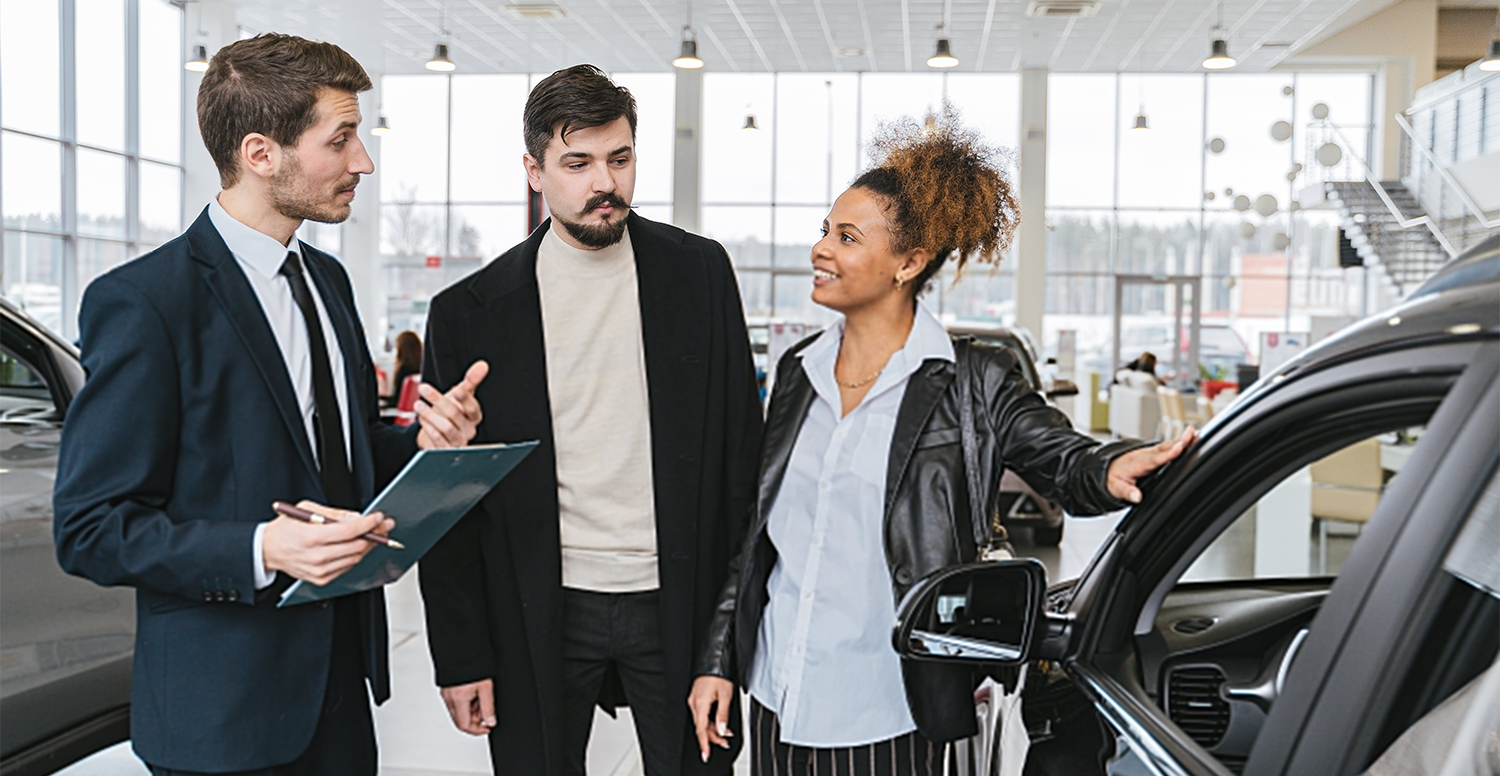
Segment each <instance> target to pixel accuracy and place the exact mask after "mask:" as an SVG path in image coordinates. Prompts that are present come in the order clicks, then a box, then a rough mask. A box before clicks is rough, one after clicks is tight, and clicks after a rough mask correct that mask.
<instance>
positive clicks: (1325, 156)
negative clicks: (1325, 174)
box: [1317, 143, 1344, 167]
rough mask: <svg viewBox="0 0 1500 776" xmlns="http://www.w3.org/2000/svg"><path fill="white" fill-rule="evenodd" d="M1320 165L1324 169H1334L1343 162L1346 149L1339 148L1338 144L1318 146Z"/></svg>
mask: <svg viewBox="0 0 1500 776" xmlns="http://www.w3.org/2000/svg"><path fill="white" fill-rule="evenodd" d="M1317 156H1318V164H1321V165H1323V166H1324V167H1332V166H1334V165H1335V164H1338V163H1339V162H1341V161H1343V159H1344V149H1342V148H1339V146H1338V143H1324V144H1323V145H1320V146H1318V153H1317Z"/></svg>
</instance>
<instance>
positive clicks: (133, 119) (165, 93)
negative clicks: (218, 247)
mask: <svg viewBox="0 0 1500 776" xmlns="http://www.w3.org/2000/svg"><path fill="white" fill-rule="evenodd" d="M131 13H135V14H137V16H138V18H137V19H134V20H132V19H130V18H129V14H131ZM132 29H133V30H136V33H135V34H134V35H132V34H131V32H130V31H131V30H132ZM181 52H182V11H181V10H180V9H179V8H178V7H176V6H173V5H171V4H170V3H168V2H166V0H137V1H136V2H127V1H126V0H27V2H6V3H0V169H3V182H0V209H3V212H4V241H3V247H0V289H3V293H4V295H5V298H6V299H8V300H10V301H11V302H12V303H14V304H16V305H17V306H19V307H21V308H23V309H25V310H26V311H27V312H28V313H30V314H31V315H32V317H34V318H36V319H37V320H38V321H40V322H41V323H42V324H44V325H46V326H48V327H50V328H52V329H54V330H56V331H58V332H60V333H62V334H63V335H64V336H66V337H69V338H73V337H75V336H77V313H78V303H79V300H80V299H81V297H82V292H83V289H84V288H85V287H87V286H88V284H89V282H90V281H92V280H93V279H94V278H96V277H98V276H99V275H100V274H101V273H103V272H106V271H108V270H109V269H111V268H112V267H115V266H117V265H119V264H121V263H123V262H125V261H127V260H128V259H130V258H131V257H133V256H137V255H139V254H141V253H144V252H146V251H149V250H151V249H152V248H155V247H156V246H157V245H160V244H161V243H163V242H165V241H166V240H168V239H171V238H172V237H173V236H175V235H177V234H178V233H179V232H180V231H181V230H182V223H181V221H182V217H181V212H182V207H181V198H182V166H181V165H182V129H181V128H182V104H183V100H182V78H183V70H182V59H181Z"/></svg>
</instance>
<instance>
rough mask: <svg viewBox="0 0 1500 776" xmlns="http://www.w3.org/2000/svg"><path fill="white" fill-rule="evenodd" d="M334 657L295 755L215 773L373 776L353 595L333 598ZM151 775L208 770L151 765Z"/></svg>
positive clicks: (194, 775)
mask: <svg viewBox="0 0 1500 776" xmlns="http://www.w3.org/2000/svg"><path fill="white" fill-rule="evenodd" d="M332 606H333V662H332V664H331V665H330V666H329V668H328V689H327V691H326V692H325V693H324V695H323V714H322V716H321V717H320V718H319V719H318V729H317V730H316V731H314V732H313V737H312V742H311V743H309V744H308V745H307V750H306V751H304V752H303V753H302V754H301V756H299V757H298V758H297V759H296V760H293V761H292V762H290V763H287V764H285V765H278V766H276V767H274V768H265V769H262V770H257V771H241V772H238V773H235V774H232V775H230V774H223V773H215V774H214V776H375V772H376V770H377V763H378V757H377V755H376V751H375V722H374V720H373V719H372V718H371V715H370V696H369V693H368V691H367V690H366V689H365V671H364V659H363V655H364V649H363V647H362V646H361V644H362V639H361V638H360V635H361V634H360V627H359V606H358V604H357V603H356V602H355V600H354V599H352V598H339V599H335V600H334V601H333V604H332ZM150 768H151V773H152V774H153V776H207V774H200V773H198V772H195V771H174V770H171V769H168V768H161V767H158V766H156V765H151V766H150Z"/></svg>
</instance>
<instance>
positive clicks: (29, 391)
mask: <svg viewBox="0 0 1500 776" xmlns="http://www.w3.org/2000/svg"><path fill="white" fill-rule="evenodd" d="M56 410H57V407H56V405H55V403H54V402H53V400H52V390H51V389H50V388H49V387H48V386H47V382H46V381H45V380H43V379H42V377H41V375H40V374H38V372H37V370H36V369H35V368H34V367H32V366H31V364H29V363H27V362H26V361H25V360H24V359H22V358H21V357H20V356H18V355H17V354H15V353H14V352H12V351H11V349H10V348H6V347H0V421H4V422H7V423H17V422H25V421H26V420H28V419H47V418H51V417H52V416H54V415H55V414H56Z"/></svg>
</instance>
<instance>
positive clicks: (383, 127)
mask: <svg viewBox="0 0 1500 776" xmlns="http://www.w3.org/2000/svg"><path fill="white" fill-rule="evenodd" d="M390 133H391V126H390V125H389V124H387V123H385V116H381V117H380V120H379V121H377V122H375V127H374V128H373V129H371V130H370V134H372V135H374V136H376V137H381V136H383V135H389V134H390Z"/></svg>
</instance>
